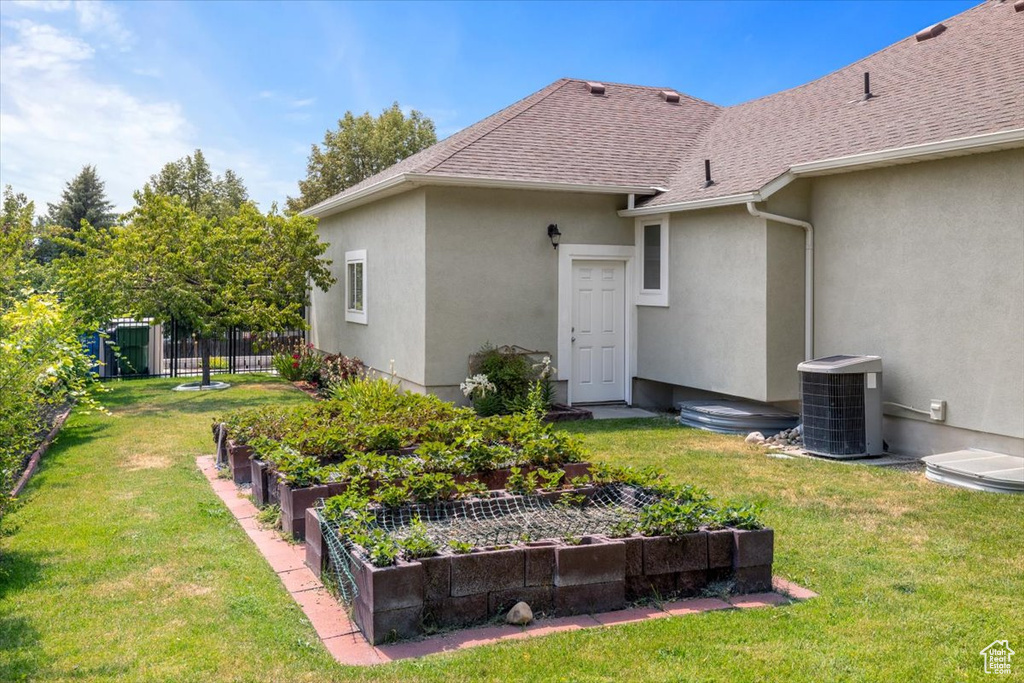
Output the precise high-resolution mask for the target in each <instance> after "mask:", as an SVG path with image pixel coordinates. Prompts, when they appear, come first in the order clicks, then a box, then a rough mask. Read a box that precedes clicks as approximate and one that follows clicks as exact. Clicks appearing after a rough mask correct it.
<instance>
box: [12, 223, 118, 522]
mask: <svg viewBox="0 0 1024 683" xmlns="http://www.w3.org/2000/svg"><path fill="white" fill-rule="evenodd" d="M4 228H5V229H6V228H7V225H5V226H4ZM3 284H4V285H6V284H7V283H6V282H4V283H3ZM80 327H81V326H80V325H79V322H78V321H77V320H76V319H75V318H74V316H73V315H72V314H71V313H70V312H69V311H68V310H67V309H66V308H65V307H64V305H63V304H62V303H61V302H59V301H58V300H57V299H56V297H53V296H50V295H40V294H31V295H28V296H26V297H25V298H23V299H21V300H18V301H7V300H4V301H0V520H2V519H3V515H4V511H5V510H6V509H7V508H8V506H9V505H10V504H11V502H12V498H11V497H10V495H8V494H9V493H10V491H11V489H12V488H13V486H14V483H15V479H16V477H17V476H18V475H19V474H20V472H21V468H22V464H23V461H24V459H25V458H26V457H27V456H28V455H29V453H31V451H32V450H33V449H34V448H35V447H36V446H37V445H38V442H39V441H40V440H41V438H42V437H41V434H42V433H45V432H46V431H48V429H49V427H50V424H51V420H52V418H53V416H54V415H55V414H56V412H57V411H58V410H59V409H60V408H61V407H63V406H65V405H67V404H69V403H73V402H77V403H78V406H79V410H80V411H82V412H89V411H90V410H100V411H103V412H106V411H105V410H104V409H103V407H102V406H101V405H100V404H99V403H98V402H97V400H96V395H97V394H98V393H99V392H102V391H104V389H103V387H102V386H101V385H100V384H99V382H98V381H97V378H96V374H95V373H94V372H93V371H92V366H93V364H94V363H95V360H94V359H93V358H92V357H90V356H89V355H88V354H87V353H86V351H85V348H84V346H83V345H82V341H81V340H80V339H79V338H78V330H79V328H80Z"/></svg>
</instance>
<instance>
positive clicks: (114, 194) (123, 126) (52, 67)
mask: <svg viewBox="0 0 1024 683" xmlns="http://www.w3.org/2000/svg"><path fill="white" fill-rule="evenodd" d="M5 26H6V27H8V28H10V29H13V34H14V35H13V36H9V37H8V38H7V39H5V41H4V44H3V46H2V47H0V85H2V97H0V175H2V176H3V179H2V181H0V182H2V183H10V184H11V185H14V186H15V187H16V189H17V190H18V191H23V192H25V193H26V194H28V195H29V196H30V197H31V198H33V199H35V200H36V201H37V210H39V209H44V208H45V202H53V201H56V199H57V197H58V196H59V194H60V191H61V189H62V188H63V186H64V183H65V182H67V181H68V180H69V179H71V178H72V177H73V176H74V175H75V174H76V173H78V171H79V170H81V168H82V166H84V165H86V164H94V165H95V166H96V167H97V169H98V171H99V174H100V177H101V178H103V179H104V180H105V181H106V187H107V195H108V196H109V198H110V199H111V201H113V202H114V203H115V204H116V205H117V207H118V209H121V210H124V209H127V208H129V206H130V205H131V196H132V192H133V191H134V190H136V189H138V188H139V187H141V186H142V184H143V183H144V182H145V181H146V180H147V179H148V177H149V176H150V175H151V174H152V173H154V172H156V171H157V170H159V168H160V167H161V166H162V165H163V164H164V163H166V162H168V161H171V160H173V159H177V158H180V157H181V156H183V155H185V154H187V153H189V152H190V151H191V150H192V147H193V145H192V142H193V137H194V136H193V131H192V129H191V126H190V125H189V124H188V122H187V121H186V119H185V117H184V115H183V113H182V111H181V108H180V106H179V105H178V104H177V103H176V102H166V101H165V102H161V101H156V102H154V101H144V100H142V99H140V98H139V97H136V96H135V95H133V94H132V93H130V92H128V91H127V90H125V89H124V88H122V87H121V86H119V85H116V84H112V83H108V82H102V81H100V80H98V79H97V78H95V77H94V75H93V74H92V72H91V71H90V68H89V67H90V65H91V64H90V63H91V60H92V59H93V56H94V54H95V50H94V49H93V47H91V46H90V45H89V44H88V43H86V42H84V41H83V40H82V39H81V38H78V37H74V36H71V35H68V34H66V33H64V32H62V31H60V30H58V29H56V28H54V27H53V26H49V25H46V24H39V23H35V22H32V21H29V20H24V19H23V20H19V21H11V22H7V23H6V25H5Z"/></svg>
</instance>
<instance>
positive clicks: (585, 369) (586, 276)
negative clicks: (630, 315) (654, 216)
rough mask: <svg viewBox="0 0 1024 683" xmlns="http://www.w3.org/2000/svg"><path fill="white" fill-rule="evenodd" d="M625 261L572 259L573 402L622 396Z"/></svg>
mask: <svg viewBox="0 0 1024 683" xmlns="http://www.w3.org/2000/svg"><path fill="white" fill-rule="evenodd" d="M625 329H626V264H625V262H623V261H576V260H574V261H573V262H572V331H571V332H572V337H571V339H572V380H571V382H572V402H573V403H592V402H597V401H623V400H625V398H626V350H625V346H626V334H625Z"/></svg>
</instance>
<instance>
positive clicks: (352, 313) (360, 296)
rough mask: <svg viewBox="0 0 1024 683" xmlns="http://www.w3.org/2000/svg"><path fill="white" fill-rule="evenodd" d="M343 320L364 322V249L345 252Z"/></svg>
mask: <svg viewBox="0 0 1024 683" xmlns="http://www.w3.org/2000/svg"><path fill="white" fill-rule="evenodd" d="M345 271H346V272H345V320H347V321H348V322H352V323H362V324H363V325H365V324H366V250H365V249H360V250H359V251H349V252H345Z"/></svg>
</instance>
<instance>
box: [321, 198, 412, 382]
mask: <svg viewBox="0 0 1024 683" xmlns="http://www.w3.org/2000/svg"><path fill="white" fill-rule="evenodd" d="M425 217H426V192H425V191H424V190H423V189H417V190H412V191H410V192H405V193H403V194H400V195H397V196H394V197H388V198H386V199H381V200H379V201H376V202H373V203H371V204H367V205H364V206H361V207H357V208H355V209H352V210H350V211H345V212H343V213H337V214H334V215H332V216H328V217H327V218H323V219H321V220H320V225H319V228H318V232H319V236H320V239H321V240H322V241H324V242H327V243H328V244H329V245H330V246H329V247H328V250H327V254H326V256H327V258H330V259H331V260H332V261H333V264H332V265H331V272H332V274H333V275H334V277H335V278H337V280H338V281H337V283H335V285H334V286H333V287H331V289H330V291H328V292H326V293H325V292H322V291H320V290H318V289H316V288H314V289H313V295H312V305H311V307H310V325H311V329H310V341H311V342H312V343H313V345H314V346H316V347H317V348H318V349H320V350H321V351H325V352H327V353H344V354H345V355H349V356H358V357H359V358H360V359H362V361H363V362H364V363H365V364H367V365H368V366H370V367H372V368H375V369H377V370H380V371H383V372H387V371H388V370H389V366H390V364H391V361H392V360H393V361H394V368H395V372H396V374H397V375H398V377H400V378H401V379H402V380H404V382H405V383H406V384H407V385H408V386H409V388H412V389H422V387H423V385H424V384H425V381H424V376H425V355H424V340H425V331H424V330H425V318H426V315H425V302H426V299H425V290H426V286H425V281H426V250H425V234H426V220H425ZM358 249H365V250H366V294H365V299H366V313H367V324H366V325H363V324H360V323H355V322H346V320H345V252H347V251H355V250H358Z"/></svg>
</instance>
